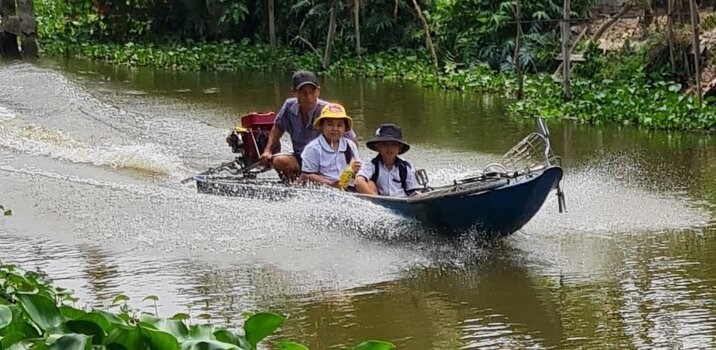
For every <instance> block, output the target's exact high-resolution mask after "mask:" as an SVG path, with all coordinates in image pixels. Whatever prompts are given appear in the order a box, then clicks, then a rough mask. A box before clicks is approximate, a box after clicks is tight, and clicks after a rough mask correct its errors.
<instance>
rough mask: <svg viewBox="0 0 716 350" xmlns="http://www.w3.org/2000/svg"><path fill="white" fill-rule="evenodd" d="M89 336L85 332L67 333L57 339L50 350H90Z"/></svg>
mask: <svg viewBox="0 0 716 350" xmlns="http://www.w3.org/2000/svg"><path fill="white" fill-rule="evenodd" d="M89 338H90V337H89V336H86V335H84V334H67V335H65V336H63V337H62V338H60V339H57V341H55V342H54V343H53V344H52V346H50V350H89V349H91V343H90V342H89ZM34 348H35V347H33V349H34Z"/></svg>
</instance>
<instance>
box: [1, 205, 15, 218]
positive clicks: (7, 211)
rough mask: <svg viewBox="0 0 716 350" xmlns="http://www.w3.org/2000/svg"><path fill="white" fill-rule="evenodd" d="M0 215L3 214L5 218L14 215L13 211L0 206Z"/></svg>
mask: <svg viewBox="0 0 716 350" xmlns="http://www.w3.org/2000/svg"><path fill="white" fill-rule="evenodd" d="M0 213H2V215H3V216H10V215H12V210H11V209H8V208H5V207H3V206H2V205H0Z"/></svg>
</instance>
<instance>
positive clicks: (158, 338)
mask: <svg viewBox="0 0 716 350" xmlns="http://www.w3.org/2000/svg"><path fill="white" fill-rule="evenodd" d="M128 300H129V298H128V297H126V296H124V295H117V296H116V297H115V298H114V302H115V304H116V309H118V311H117V312H109V311H105V310H100V309H94V308H89V309H84V308H77V307H75V305H76V304H77V303H78V302H79V300H78V299H76V298H75V297H74V296H73V294H72V292H71V291H70V290H67V289H63V288H58V287H55V286H53V285H52V284H51V283H49V282H48V281H47V280H46V279H45V278H44V277H43V275H42V274H41V273H38V272H25V271H23V270H21V269H19V268H18V267H16V266H14V265H10V264H2V262H0V349H50V350H54V349H58V350H59V349H62V350H85V349H162V350H171V349H177V350H179V349H182V350H184V349H209V350H227V349H245V350H254V349H256V348H257V345H258V344H259V342H261V341H263V340H264V339H265V338H266V337H267V336H269V335H271V334H272V333H274V332H275V331H276V330H277V329H278V328H279V327H281V325H282V324H283V322H284V318H283V317H282V316H279V315H277V314H273V313H268V312H261V313H255V314H246V315H245V316H246V320H245V321H244V322H243V326H242V330H243V332H242V333H234V332H231V331H229V330H227V329H226V328H223V327H218V326H214V325H211V324H204V323H202V324H191V323H190V315H188V314H184V313H179V314H176V315H174V316H172V317H170V318H163V317H159V316H158V315H157V311H156V310H157V309H156V302H157V300H158V298H157V297H156V296H151V295H150V296H147V297H146V298H145V299H144V300H145V301H150V302H153V303H154V308H153V311H154V312H153V313H149V312H142V311H141V310H138V309H133V308H132V307H130V306H129V304H128ZM275 348H276V349H281V350H307V349H308V348H307V347H306V346H304V345H301V344H299V343H295V342H290V341H279V342H276V343H275ZM392 348H393V344H391V343H388V342H383V341H366V342H363V343H361V344H359V345H357V346H356V347H354V348H353V349H354V350H390V349H392Z"/></svg>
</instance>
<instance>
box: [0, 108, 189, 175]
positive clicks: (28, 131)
mask: <svg viewBox="0 0 716 350" xmlns="http://www.w3.org/2000/svg"><path fill="white" fill-rule="evenodd" d="M100 142H101V141H98V144H91V143H88V142H83V141H79V140H77V139H74V138H72V137H69V136H67V135H65V134H64V133H63V132H62V131H60V130H54V129H50V128H47V127H44V126H40V125H35V124H23V123H22V122H20V118H18V117H16V115H15V114H13V113H11V112H10V111H9V110H8V109H6V108H4V109H3V110H0V147H5V148H9V149H12V150H15V151H18V152H21V153H26V154H29V155H32V156H43V157H49V158H54V159H60V160H64V161H70V162H73V163H89V164H94V165H97V166H108V167H111V168H114V169H128V170H133V171H138V172H141V173H149V174H159V175H171V174H178V173H181V172H183V171H185V170H183V164H182V161H181V159H179V157H178V156H176V155H174V154H172V153H171V152H169V151H168V150H166V149H164V147H163V146H162V145H158V144H154V143H135V144H127V145H101V144H99V143H100Z"/></svg>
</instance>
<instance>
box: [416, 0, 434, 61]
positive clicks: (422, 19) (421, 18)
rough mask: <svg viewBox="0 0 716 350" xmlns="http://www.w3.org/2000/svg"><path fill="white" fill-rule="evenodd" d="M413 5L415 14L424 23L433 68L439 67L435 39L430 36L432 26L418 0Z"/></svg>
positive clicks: (426, 44) (426, 43)
mask: <svg viewBox="0 0 716 350" xmlns="http://www.w3.org/2000/svg"><path fill="white" fill-rule="evenodd" d="M413 7H414V8H415V15H416V16H418V19H419V20H420V23H421V24H422V25H423V32H425V47H426V48H427V49H428V52H430V57H432V59H433V68H435V70H437V69H438V55H436V54H435V47H434V46H433V39H432V38H431V37H430V27H429V26H428V21H426V20H425V16H423V11H422V10H421V9H420V5H418V1H417V0H413Z"/></svg>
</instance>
